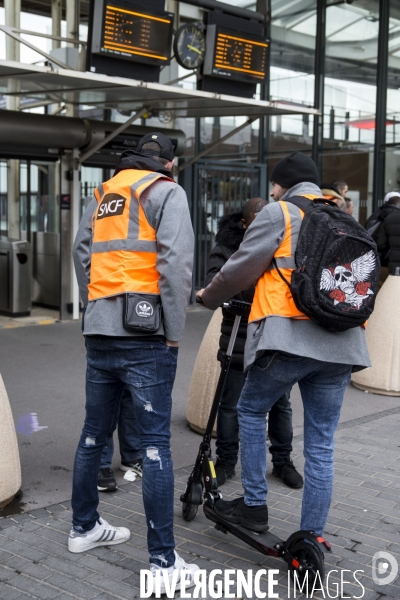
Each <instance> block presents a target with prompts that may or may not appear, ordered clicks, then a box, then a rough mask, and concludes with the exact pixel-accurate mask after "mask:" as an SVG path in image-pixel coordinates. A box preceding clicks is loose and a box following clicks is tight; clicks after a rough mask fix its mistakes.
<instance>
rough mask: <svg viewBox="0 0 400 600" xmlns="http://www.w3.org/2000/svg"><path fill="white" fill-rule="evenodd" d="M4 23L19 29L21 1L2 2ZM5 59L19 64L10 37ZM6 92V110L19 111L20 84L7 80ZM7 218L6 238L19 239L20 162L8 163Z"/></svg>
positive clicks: (14, 43)
mask: <svg viewBox="0 0 400 600" xmlns="http://www.w3.org/2000/svg"><path fill="white" fill-rule="evenodd" d="M4 9H5V22H6V25H8V26H9V27H19V25H20V13H21V0H4ZM6 58H7V60H12V61H15V62H19V60H20V47H19V42H17V41H16V40H15V39H13V38H11V37H10V36H6ZM7 91H8V93H9V94H10V95H9V96H8V95H7V96H6V107H7V109H8V110H18V109H19V97H18V95H17V94H18V92H19V91H20V84H19V82H18V81H15V80H14V79H11V78H10V79H9V80H8V84H7ZM7 218H8V236H9V237H12V238H15V239H18V240H19V239H20V236H21V232H20V161H19V160H15V159H10V160H9V161H8V186H7Z"/></svg>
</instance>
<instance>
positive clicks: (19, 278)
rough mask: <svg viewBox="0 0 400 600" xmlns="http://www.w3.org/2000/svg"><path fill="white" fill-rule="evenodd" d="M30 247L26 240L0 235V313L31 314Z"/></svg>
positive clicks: (12, 314) (16, 315)
mask: <svg viewBox="0 0 400 600" xmlns="http://www.w3.org/2000/svg"><path fill="white" fill-rule="evenodd" d="M31 279H32V249H31V245H30V243H29V242H27V241H26V240H14V239H12V238H7V237H0V281H1V285H0V313H2V314H6V315H10V316H13V317H22V316H25V315H30V314H31V306H32V300H31Z"/></svg>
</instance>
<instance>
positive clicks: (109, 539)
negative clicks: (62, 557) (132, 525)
mask: <svg viewBox="0 0 400 600" xmlns="http://www.w3.org/2000/svg"><path fill="white" fill-rule="evenodd" d="M130 537H131V532H130V531H129V529H127V528H126V527H113V526H112V525H110V524H109V523H107V521H105V520H104V519H102V518H101V517H100V518H99V520H98V521H97V523H96V525H95V526H94V527H93V529H91V530H90V531H88V532H87V533H79V532H78V531H75V529H71V531H70V534H69V538H68V550H69V551H70V552H75V553H76V552H85V551H86V550H91V549H92V548H96V547H97V546H111V545H114V544H122V542H127V541H128V540H129V538H130Z"/></svg>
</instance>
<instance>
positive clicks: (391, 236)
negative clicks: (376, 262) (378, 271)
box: [377, 194, 400, 275]
mask: <svg viewBox="0 0 400 600" xmlns="http://www.w3.org/2000/svg"><path fill="white" fill-rule="evenodd" d="M388 204H389V206H391V207H392V211H391V213H390V214H389V215H388V216H387V217H386V219H385V220H384V221H383V223H382V225H381V228H380V232H379V236H378V242H377V243H378V252H379V254H380V256H381V263H383V266H387V267H388V271H389V275H393V274H394V273H395V272H396V268H397V267H400V194H399V195H397V196H391V198H390V199H389V200H388Z"/></svg>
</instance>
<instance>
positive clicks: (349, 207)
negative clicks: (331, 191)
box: [344, 198, 354, 216]
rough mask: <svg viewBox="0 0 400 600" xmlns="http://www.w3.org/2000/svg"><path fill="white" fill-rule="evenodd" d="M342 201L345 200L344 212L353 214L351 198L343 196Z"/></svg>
mask: <svg viewBox="0 0 400 600" xmlns="http://www.w3.org/2000/svg"><path fill="white" fill-rule="evenodd" d="M344 201H345V202H346V213H347V214H348V215H350V216H353V212H354V204H353V200H352V199H351V198H345V199H344Z"/></svg>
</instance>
